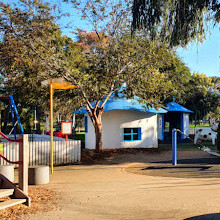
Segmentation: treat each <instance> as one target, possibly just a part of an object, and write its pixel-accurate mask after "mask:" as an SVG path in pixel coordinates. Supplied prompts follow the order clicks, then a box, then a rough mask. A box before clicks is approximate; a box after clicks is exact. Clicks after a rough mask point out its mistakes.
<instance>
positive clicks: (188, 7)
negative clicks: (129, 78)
mask: <svg viewBox="0 0 220 220" xmlns="http://www.w3.org/2000/svg"><path fill="white" fill-rule="evenodd" d="M132 14H133V21H132V30H133V32H134V31H135V30H137V29H145V30H146V34H149V35H150V36H151V38H152V39H158V38H159V39H160V40H162V41H163V42H166V43H168V44H169V45H171V46H176V45H182V46H184V45H186V44H187V43H188V42H189V41H190V40H195V39H197V40H201V39H202V38H204V33H205V26H206V22H207V21H209V20H211V19H212V20H214V21H215V22H219V21H220V3H219V1H218V0H194V1H191V0H134V3H133V7H132Z"/></svg>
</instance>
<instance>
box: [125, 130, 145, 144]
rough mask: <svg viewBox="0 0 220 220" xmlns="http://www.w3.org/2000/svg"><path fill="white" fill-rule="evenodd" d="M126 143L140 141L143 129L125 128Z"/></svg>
mask: <svg viewBox="0 0 220 220" xmlns="http://www.w3.org/2000/svg"><path fill="white" fill-rule="evenodd" d="M123 140H124V141H140V140H141V128H123Z"/></svg>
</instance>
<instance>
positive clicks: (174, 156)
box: [172, 128, 177, 165]
mask: <svg viewBox="0 0 220 220" xmlns="http://www.w3.org/2000/svg"><path fill="white" fill-rule="evenodd" d="M172 165H177V130H176V129H175V128H174V129H173V130H172Z"/></svg>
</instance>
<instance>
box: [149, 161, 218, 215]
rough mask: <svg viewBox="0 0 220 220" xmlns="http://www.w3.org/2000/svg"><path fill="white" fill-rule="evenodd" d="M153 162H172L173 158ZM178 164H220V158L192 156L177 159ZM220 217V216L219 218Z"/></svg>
mask: <svg viewBox="0 0 220 220" xmlns="http://www.w3.org/2000/svg"><path fill="white" fill-rule="evenodd" d="M153 163H163V164H172V160H167V161H157V162H153ZM177 164H204V165H215V164H216V165H218V164H220V158H219V157H215V158H190V159H180V160H177ZM219 219H220V218H219Z"/></svg>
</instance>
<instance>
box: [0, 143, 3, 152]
mask: <svg viewBox="0 0 220 220" xmlns="http://www.w3.org/2000/svg"><path fill="white" fill-rule="evenodd" d="M0 154H3V143H0Z"/></svg>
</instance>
